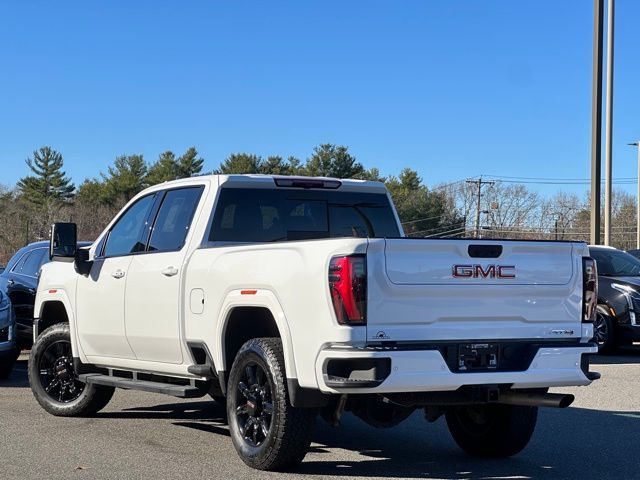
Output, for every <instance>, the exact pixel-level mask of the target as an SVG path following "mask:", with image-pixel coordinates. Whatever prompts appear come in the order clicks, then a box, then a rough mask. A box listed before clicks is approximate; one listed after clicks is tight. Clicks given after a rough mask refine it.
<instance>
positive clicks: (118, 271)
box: [111, 269, 124, 278]
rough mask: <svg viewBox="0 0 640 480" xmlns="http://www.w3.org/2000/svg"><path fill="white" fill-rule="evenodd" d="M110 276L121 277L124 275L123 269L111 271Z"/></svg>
mask: <svg viewBox="0 0 640 480" xmlns="http://www.w3.org/2000/svg"><path fill="white" fill-rule="evenodd" d="M111 276H112V277H113V278H122V277H124V271H122V270H120V269H118V270H116V271H115V272H112V273H111Z"/></svg>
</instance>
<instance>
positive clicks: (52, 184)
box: [18, 147, 75, 206]
mask: <svg viewBox="0 0 640 480" xmlns="http://www.w3.org/2000/svg"><path fill="white" fill-rule="evenodd" d="M26 164H27V166H28V167H29V169H30V170H31V172H32V173H33V175H29V176H26V177H23V178H22V179H20V180H19V181H18V190H19V192H20V194H21V196H22V198H23V199H24V200H26V201H28V202H30V203H32V204H35V205H38V206H42V205H47V206H53V204H55V203H59V202H63V201H65V200H69V199H71V198H72V197H73V192H74V190H75V186H74V185H73V183H72V182H71V180H70V179H69V178H68V177H67V175H66V173H65V172H64V170H63V169H62V167H63V164H64V160H63V158H62V155H61V154H60V152H58V151H56V150H54V149H52V148H51V147H41V148H40V149H39V150H36V151H34V152H33V158H27V160H26Z"/></svg>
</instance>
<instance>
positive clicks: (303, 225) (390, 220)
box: [209, 188, 400, 242]
mask: <svg viewBox="0 0 640 480" xmlns="http://www.w3.org/2000/svg"><path fill="white" fill-rule="evenodd" d="M399 235H400V232H399V230H398V225H397V224H396V220H395V216H394V214H393V210H392V209H391V205H390V204H389V200H388V198H387V196H386V195H384V194H372V193H354V192H336V191H315V190H276V189H245V188H226V189H223V190H222V191H221V192H220V198H219V199H218V203H217V207H216V213H215V216H214V219H213V224H212V227H211V231H210V233H209V241H228V242H278V241H288V240H311V239H319V238H335V237H363V238H367V237H368V238H383V237H398V236H399Z"/></svg>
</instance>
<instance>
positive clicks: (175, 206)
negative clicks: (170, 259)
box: [149, 187, 203, 252]
mask: <svg viewBox="0 0 640 480" xmlns="http://www.w3.org/2000/svg"><path fill="white" fill-rule="evenodd" d="M202 190H203V187H193V188H180V189H176V190H169V191H168V192H167V193H166V194H165V197H164V200H162V205H161V206H160V210H159V211H158V215H157V217H156V221H155V224H154V225H153V231H152V233H151V239H150V241H149V251H150V252H151V251H174V250H180V249H181V248H182V247H183V245H184V241H185V239H186V238H187V232H188V231H189V227H190V225H191V220H192V219H193V215H194V213H195V211H196V207H197V206H198V201H199V200H200V196H201V195H202Z"/></svg>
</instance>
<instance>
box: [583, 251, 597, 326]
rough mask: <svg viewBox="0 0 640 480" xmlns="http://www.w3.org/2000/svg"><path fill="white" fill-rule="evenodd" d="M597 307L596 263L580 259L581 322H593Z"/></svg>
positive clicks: (591, 260)
mask: <svg viewBox="0 0 640 480" xmlns="http://www.w3.org/2000/svg"><path fill="white" fill-rule="evenodd" d="M597 305H598V269H597V266H596V261H595V260H594V259H593V258H590V257H583V258H582V321H583V322H593V317H594V315H595V312H596V306H597Z"/></svg>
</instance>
